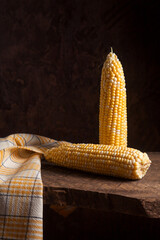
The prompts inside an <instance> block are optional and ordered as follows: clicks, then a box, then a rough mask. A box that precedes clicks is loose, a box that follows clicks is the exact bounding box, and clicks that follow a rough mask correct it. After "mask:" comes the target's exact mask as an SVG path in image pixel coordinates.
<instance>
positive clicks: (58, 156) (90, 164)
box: [44, 142, 151, 179]
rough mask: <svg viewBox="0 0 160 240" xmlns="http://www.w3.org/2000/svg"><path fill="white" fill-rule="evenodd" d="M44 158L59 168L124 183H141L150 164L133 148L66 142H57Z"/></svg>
mask: <svg viewBox="0 0 160 240" xmlns="http://www.w3.org/2000/svg"><path fill="white" fill-rule="evenodd" d="M44 157H45V158H46V160H47V161H51V162H53V163H55V164H57V165H59V166H63V167H68V168H74V169H79V170H83V171H88V172H94V173H99V174H105V175H111V176H117V177H123V178H128V179H141V178H142V177H143V176H144V175H145V174H146V172H147V170H148V168H149V166H150V163H151V161H150V160H149V158H148V155H147V154H146V153H142V152H140V151H139V150H136V149H133V148H127V147H124V146H123V147H118V146H111V145H100V144H71V143H67V142H59V143H58V146H57V147H54V148H51V149H49V150H47V151H46V152H45V154H44Z"/></svg>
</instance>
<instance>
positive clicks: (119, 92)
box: [99, 51, 127, 146]
mask: <svg viewBox="0 0 160 240" xmlns="http://www.w3.org/2000/svg"><path fill="white" fill-rule="evenodd" d="M99 143H100V144H108V145H116V146H121V145H123V146H127V109H126V88H125V78H124V73H123V68H122V65H121V63H120V61H119V60H118V58H117V56H116V54H115V53H113V52H112V51H111V52H110V53H109V54H108V56H107V59H106V61H105V62H104V65H103V68H102V75H101V87H100V110H99Z"/></svg>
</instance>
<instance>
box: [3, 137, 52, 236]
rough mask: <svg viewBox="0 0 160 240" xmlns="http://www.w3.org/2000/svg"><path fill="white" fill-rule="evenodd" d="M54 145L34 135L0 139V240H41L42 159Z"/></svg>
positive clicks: (46, 139) (48, 140)
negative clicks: (45, 152)
mask: <svg viewBox="0 0 160 240" xmlns="http://www.w3.org/2000/svg"><path fill="white" fill-rule="evenodd" d="M55 144H56V141H55V140H53V139H50V138H46V137H42V136H39V135H33V134H14V135H10V136H8V137H6V138H0V239H10V240H11V239H12V240H14V239H23V240H24V239H30V240H32V239H43V219H42V218H43V184H42V179H41V157H42V156H43V153H44V151H45V150H46V149H48V148H51V147H53V146H55Z"/></svg>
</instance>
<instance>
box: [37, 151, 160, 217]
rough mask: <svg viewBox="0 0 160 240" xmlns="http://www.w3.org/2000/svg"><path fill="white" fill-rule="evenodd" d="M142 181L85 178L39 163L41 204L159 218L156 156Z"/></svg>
mask: <svg viewBox="0 0 160 240" xmlns="http://www.w3.org/2000/svg"><path fill="white" fill-rule="evenodd" d="M149 156H150V159H151V160H152V165H151V167H150V169H149V171H148V172H147V174H146V176H145V177H144V178H143V179H142V180H137V181H129V180H123V179H119V178H112V177H106V176H99V175H95V174H89V173H88V174H87V173H83V172H80V171H73V170H68V169H65V168H60V167H56V166H52V165H51V164H47V163H43V162H42V179H43V183H44V204H53V205H60V206H67V205H69V206H75V207H82V208H89V209H97V210H103V211H113V212H119V213H125V214H130V215H136V216H143V217H151V218H160V193H159V188H160V153H149Z"/></svg>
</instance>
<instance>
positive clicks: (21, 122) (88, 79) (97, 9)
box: [0, 0, 160, 151]
mask: <svg viewBox="0 0 160 240" xmlns="http://www.w3.org/2000/svg"><path fill="white" fill-rule="evenodd" d="M159 29H160V21H159V8H158V5H157V4H156V1H142V0H140V1H138V0H136V1H128V0H121V1H117V0H107V1H106V0H101V1H99V0H88V1H85V0H81V1H75V0H69V1H65V0H61V1H55V0H39V1H37V0H7V1H6V0H1V1H0V33H1V37H0V84H1V87H0V133H1V136H2V137H3V136H6V135H9V134H12V133H16V132H28V133H36V134H39V135H44V136H48V137H51V138H54V139H57V140H67V141H71V142H85V143H87V142H93V143H98V129H99V128H98V113H99V87H100V76H101V68H102V64H103V62H104V60H105V57H106V55H107V54H108V52H109V51H110V47H111V46H112V47H113V50H114V51H115V53H116V54H117V55H118V56H119V59H120V61H121V62H122V65H123V67H124V73H125V76H126V84H127V101H128V130H129V131H128V132H129V135H128V139H129V146H132V147H136V148H139V149H140V150H143V151H159V142H160V124H159V122H160V115H159V111H158V109H159V106H160V98H159V95H160V81H159V79H160V72H159V66H160V62H159V52H160V51H159V50H160V47H159V40H158V37H157V36H158V31H159Z"/></svg>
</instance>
